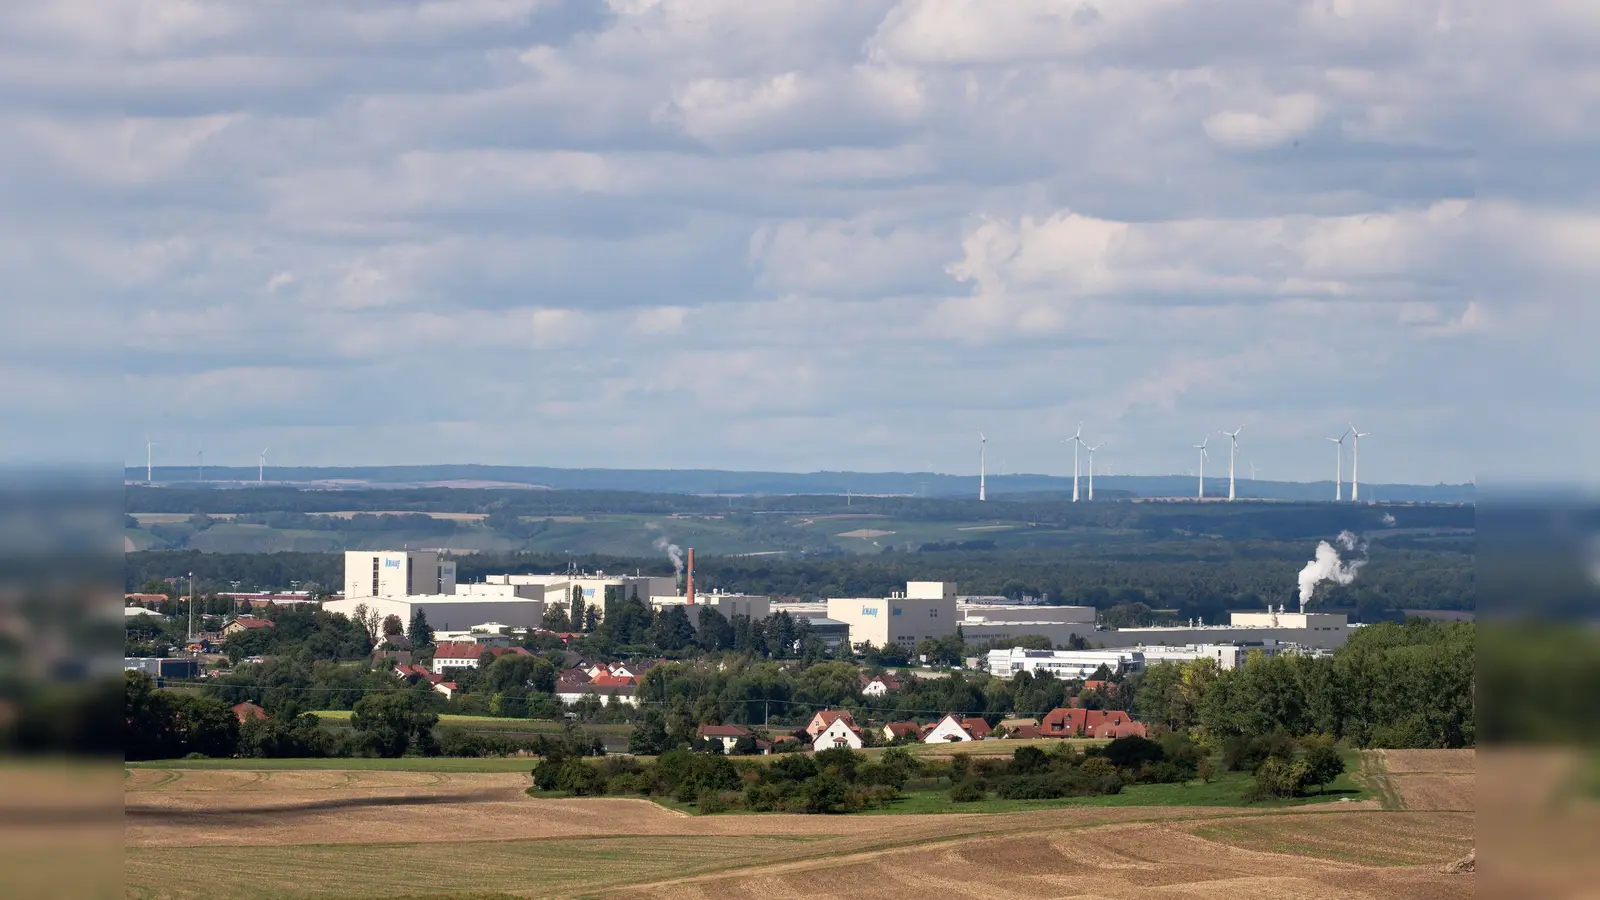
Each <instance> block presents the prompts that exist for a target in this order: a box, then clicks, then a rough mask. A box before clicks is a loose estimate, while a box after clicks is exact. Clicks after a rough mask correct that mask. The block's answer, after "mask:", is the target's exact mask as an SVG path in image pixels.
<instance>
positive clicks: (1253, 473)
mask: <svg viewBox="0 0 1600 900" xmlns="http://www.w3.org/2000/svg"><path fill="white" fill-rule="evenodd" d="M1250 480H1251V481H1255V480H1256V464H1255V463H1251V464H1250Z"/></svg>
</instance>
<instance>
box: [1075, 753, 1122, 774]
mask: <svg viewBox="0 0 1600 900" xmlns="http://www.w3.org/2000/svg"><path fill="white" fill-rule="evenodd" d="M1078 770H1079V771H1081V772H1083V774H1085V775H1087V776H1089V777H1090V778H1105V777H1106V776H1108V775H1110V776H1115V775H1116V774H1117V767H1116V766H1114V765H1112V764H1111V760H1109V759H1106V758H1105V757H1103V756H1091V757H1089V758H1087V759H1085V760H1084V761H1083V765H1081V766H1079V767H1078Z"/></svg>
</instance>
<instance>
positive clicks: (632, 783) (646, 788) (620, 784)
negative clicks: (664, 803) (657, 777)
mask: <svg viewBox="0 0 1600 900" xmlns="http://www.w3.org/2000/svg"><path fill="white" fill-rule="evenodd" d="M605 791H606V793H607V794H612V795H620V796H629V795H635V794H648V793H650V782H648V781H646V780H645V777H644V776H643V775H636V774H632V773H624V774H621V775H614V776H612V777H611V778H608V779H606V781H605Z"/></svg>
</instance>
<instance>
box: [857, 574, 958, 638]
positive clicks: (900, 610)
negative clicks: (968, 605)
mask: <svg viewBox="0 0 1600 900" xmlns="http://www.w3.org/2000/svg"><path fill="white" fill-rule="evenodd" d="M827 618H830V619H835V620H837V621H840V622H843V623H845V624H846V625H848V626H850V643H851V645H853V646H856V647H860V646H864V645H866V644H871V645H873V646H874V647H888V646H890V645H891V644H892V645H897V646H900V647H902V648H904V649H905V650H907V651H911V650H914V649H916V646H917V645H918V644H920V643H922V642H923V641H926V640H935V639H938V638H941V637H944V636H945V635H947V634H951V633H954V631H955V630H956V586H955V583H954V582H949V581H912V582H909V583H907V584H906V590H905V593H904V594H895V595H894V596H890V597H871V598H866V597H832V598H829V600H828V614H827Z"/></svg>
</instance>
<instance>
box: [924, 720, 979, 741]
mask: <svg viewBox="0 0 1600 900" xmlns="http://www.w3.org/2000/svg"><path fill="white" fill-rule="evenodd" d="M991 733H992V729H990V728H989V723H988V722H986V721H984V720H983V719H980V718H976V717H973V718H965V719H960V718H957V717H955V716H953V715H947V716H945V717H944V718H942V719H940V720H939V721H938V722H935V723H934V724H933V727H931V728H929V729H928V730H927V731H926V732H925V733H924V734H923V737H922V742H923V743H924V744H943V743H947V742H955V741H981V740H983V739H984V738H986V737H988V736H989V735H990V734H991Z"/></svg>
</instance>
